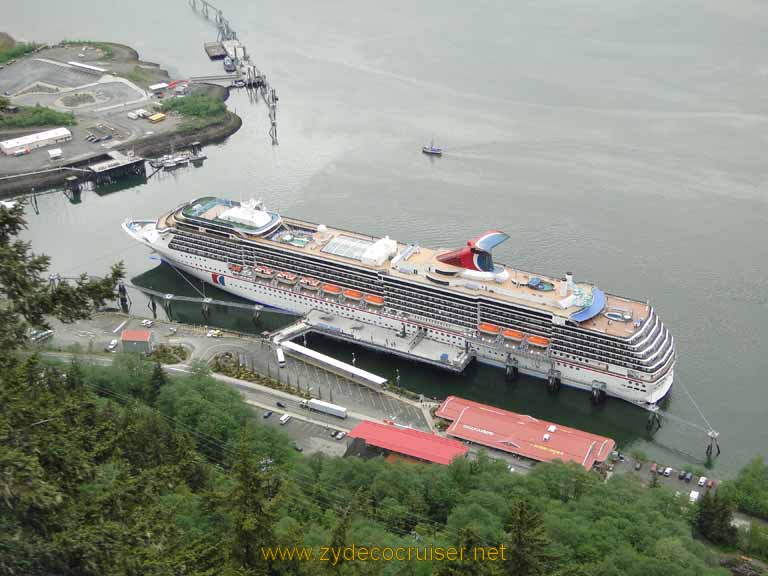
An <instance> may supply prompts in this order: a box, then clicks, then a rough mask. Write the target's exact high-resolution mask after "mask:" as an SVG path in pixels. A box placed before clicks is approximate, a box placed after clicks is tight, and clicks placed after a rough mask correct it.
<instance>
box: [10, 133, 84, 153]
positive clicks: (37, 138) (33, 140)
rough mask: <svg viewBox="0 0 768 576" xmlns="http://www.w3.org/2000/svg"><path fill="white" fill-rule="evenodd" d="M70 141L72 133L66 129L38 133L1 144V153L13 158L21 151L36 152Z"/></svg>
mask: <svg viewBox="0 0 768 576" xmlns="http://www.w3.org/2000/svg"><path fill="white" fill-rule="evenodd" d="M70 140H72V132H70V131H69V130H67V129H66V128H54V129H53V130H46V131H45V132H36V133H35V134H28V135H27V136H21V137H20V138H14V139H13V140H5V141H4V142H0V152H2V153H3V154H5V155H6V156H12V155H13V154H15V153H16V152H19V151H21V150H26V149H29V150H34V149H36V148H43V147H45V146H50V145H51V144H60V143H62V142H69V141H70Z"/></svg>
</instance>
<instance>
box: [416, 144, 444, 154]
mask: <svg viewBox="0 0 768 576" xmlns="http://www.w3.org/2000/svg"><path fill="white" fill-rule="evenodd" d="M421 151H422V152H423V153H424V154H428V155H429V156H442V155H443V149H442V148H440V147H439V146H435V141H434V140H432V141H431V142H430V143H429V146H422V147H421Z"/></svg>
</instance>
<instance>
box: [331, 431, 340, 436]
mask: <svg viewBox="0 0 768 576" xmlns="http://www.w3.org/2000/svg"><path fill="white" fill-rule="evenodd" d="M338 433H339V432H338V430H331V438H336V434H338Z"/></svg>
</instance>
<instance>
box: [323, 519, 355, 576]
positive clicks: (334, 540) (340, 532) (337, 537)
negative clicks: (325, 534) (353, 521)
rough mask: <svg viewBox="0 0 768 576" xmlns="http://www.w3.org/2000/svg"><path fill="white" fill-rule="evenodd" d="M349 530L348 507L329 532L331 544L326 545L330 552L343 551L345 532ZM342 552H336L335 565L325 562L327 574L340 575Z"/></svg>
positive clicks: (342, 560) (345, 539) (345, 540)
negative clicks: (336, 559)
mask: <svg viewBox="0 0 768 576" xmlns="http://www.w3.org/2000/svg"><path fill="white" fill-rule="evenodd" d="M348 529H349V507H347V508H346V510H344V511H343V512H342V513H341V517H340V518H339V521H338V522H337V523H336V525H335V526H334V527H333V530H331V542H330V543H329V544H328V546H329V547H330V548H331V549H332V550H339V551H342V552H343V550H344V547H345V546H346V545H347V544H346V543H347V530H348ZM342 552H338V554H339V556H338V562H336V564H333V563H332V562H327V563H326V566H327V570H328V573H329V574H341V567H342V566H343V565H344V556H343V554H342Z"/></svg>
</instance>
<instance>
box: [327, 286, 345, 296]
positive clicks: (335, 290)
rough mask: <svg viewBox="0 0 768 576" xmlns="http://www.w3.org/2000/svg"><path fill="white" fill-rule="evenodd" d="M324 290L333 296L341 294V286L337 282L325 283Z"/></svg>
mask: <svg viewBox="0 0 768 576" xmlns="http://www.w3.org/2000/svg"><path fill="white" fill-rule="evenodd" d="M323 292H325V293H326V294H330V295H332V296H338V295H339V294H341V287H340V286H336V284H323Z"/></svg>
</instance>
